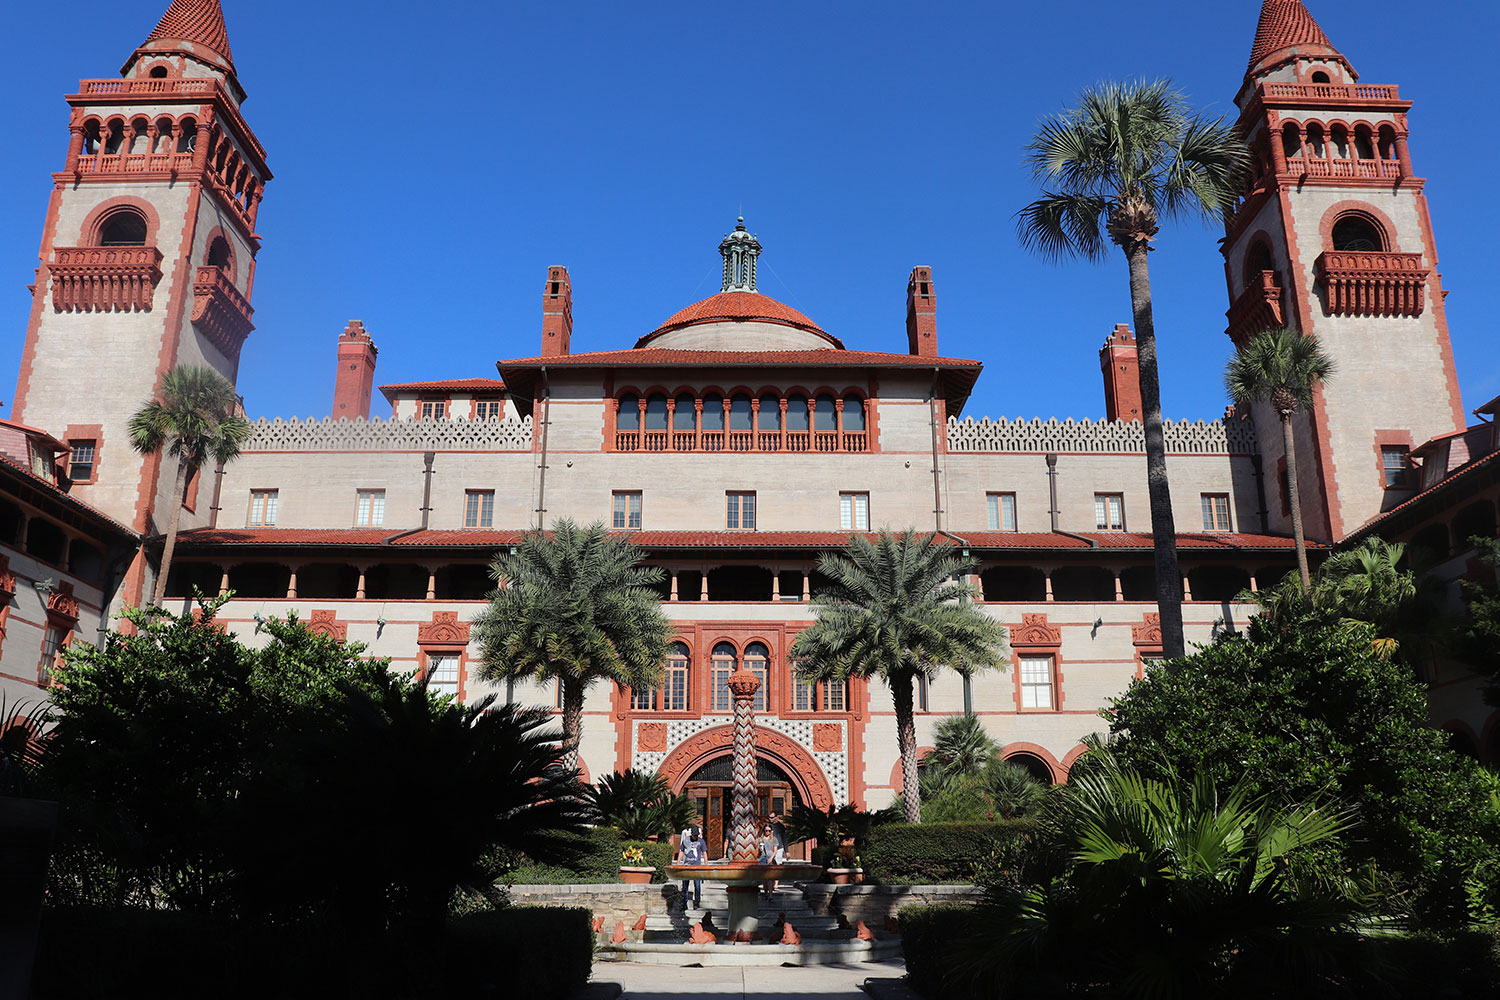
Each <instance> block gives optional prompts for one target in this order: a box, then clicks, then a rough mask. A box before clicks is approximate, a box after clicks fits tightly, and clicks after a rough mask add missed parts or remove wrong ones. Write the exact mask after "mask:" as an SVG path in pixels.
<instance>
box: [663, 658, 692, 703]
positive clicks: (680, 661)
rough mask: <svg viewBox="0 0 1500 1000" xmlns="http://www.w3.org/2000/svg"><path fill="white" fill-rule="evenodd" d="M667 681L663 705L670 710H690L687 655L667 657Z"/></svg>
mask: <svg viewBox="0 0 1500 1000" xmlns="http://www.w3.org/2000/svg"><path fill="white" fill-rule="evenodd" d="M665 681H666V683H665V687H664V688H663V690H662V700H661V707H662V708H663V709H664V710H665V711H668V712H686V711H687V710H688V659H687V657H686V656H675V655H674V656H669V657H667V672H666V678H665Z"/></svg>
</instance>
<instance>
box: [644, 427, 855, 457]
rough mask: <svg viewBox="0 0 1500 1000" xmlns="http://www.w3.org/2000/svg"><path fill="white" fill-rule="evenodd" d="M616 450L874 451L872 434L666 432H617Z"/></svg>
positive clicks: (753, 431)
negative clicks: (871, 447) (872, 448)
mask: <svg viewBox="0 0 1500 1000" xmlns="http://www.w3.org/2000/svg"><path fill="white" fill-rule="evenodd" d="M615 450H616V451H647V452H689V451H709V452H717V451H730V452H751V453H753V452H761V453H766V452H772V453H775V452H826V453H836V452H860V451H869V450H870V435H869V432H868V431H836V430H833V431H780V430H776V431H771V430H765V431H755V430H749V431H744V430H734V431H688V430H682V431H664V430H649V431H639V430H628V431H616V432H615Z"/></svg>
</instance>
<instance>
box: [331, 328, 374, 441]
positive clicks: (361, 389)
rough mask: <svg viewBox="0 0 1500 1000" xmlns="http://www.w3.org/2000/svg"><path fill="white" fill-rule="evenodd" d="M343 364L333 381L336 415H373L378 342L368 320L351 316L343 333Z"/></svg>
mask: <svg viewBox="0 0 1500 1000" xmlns="http://www.w3.org/2000/svg"><path fill="white" fill-rule="evenodd" d="M338 354H339V366H338V371H337V373H336V374H335V376H334V380H333V418H334V419H335V420H337V419H338V418H340V417H347V418H348V419H350V420H353V419H354V418H355V417H364V418H365V419H366V420H368V419H369V418H370V390H371V389H373V388H375V354H376V347H375V342H374V341H373V340H371V339H370V335H369V334H368V333H366V332H365V325H364V323H362V322H360V321H359V320H357V319H351V320H350V321H349V325H348V326H346V327H345V328H344V332H343V333H342V334H340V335H339V352H338Z"/></svg>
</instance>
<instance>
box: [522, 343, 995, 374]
mask: <svg viewBox="0 0 1500 1000" xmlns="http://www.w3.org/2000/svg"><path fill="white" fill-rule="evenodd" d="M542 365H546V366H547V367H548V368H569V367H571V368H585V367H598V368H620V367H626V366H632V367H653V368H704V367H713V368H765V367H768V366H785V367H801V368H809V367H817V368H850V367H855V366H866V367H869V366H885V367H889V368H927V369H931V368H974V369H978V368H980V367H982V366H983V362H980V361H970V360H968V359H965V358H924V357H919V356H918V355H915V354H887V353H884V352H882V351H845V350H833V349H831V348H830V349H828V350H810V351H678V350H673V349H672V348H669V347H637V348H633V349H631V350H628V351H590V352H588V353H586V354H564V355H560V356H558V357H552V358H513V359H511V360H508V361H501V362H498V367H499V368H500V372H501V374H502V375H503V374H505V370H506V369H508V368H540V367H541V366H542ZM507 381H508V380H507Z"/></svg>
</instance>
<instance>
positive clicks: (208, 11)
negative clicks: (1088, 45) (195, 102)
mask: <svg viewBox="0 0 1500 1000" xmlns="http://www.w3.org/2000/svg"><path fill="white" fill-rule="evenodd" d="M169 53H172V54H176V55H182V56H187V57H188V58H191V59H196V60H198V61H199V62H201V63H204V64H205V65H208V66H211V67H213V68H215V69H217V70H219V71H220V72H222V73H224V74H226V75H227V76H228V77H229V78H230V79H231V80H233V79H235V76H236V73H235V69H234V56H233V54H232V53H231V52H230V51H229V29H228V27H227V26H226V25H225V24H224V9H223V8H222V7H220V6H219V0H172V4H171V6H169V7H168V8H167V12H166V13H165V14H163V15H162V16H161V20H160V21H158V22H157V23H156V27H155V29H153V30H152V32H151V34H149V35H147V36H146V40H145V41H144V42H142V43H141V46H140V48H138V49H136V50H135V52H134V54H132V55H131V57H130V59H129V60H128V61H127V62H126V63H125V65H124V66H123V67H122V68H121V72H122V73H128V72H129V71H130V68H131V66H133V65H135V63H136V62H137V61H138V60H140V59H141V58H143V57H147V56H159V55H167V54H169ZM236 86H238V82H237V81H236Z"/></svg>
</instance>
